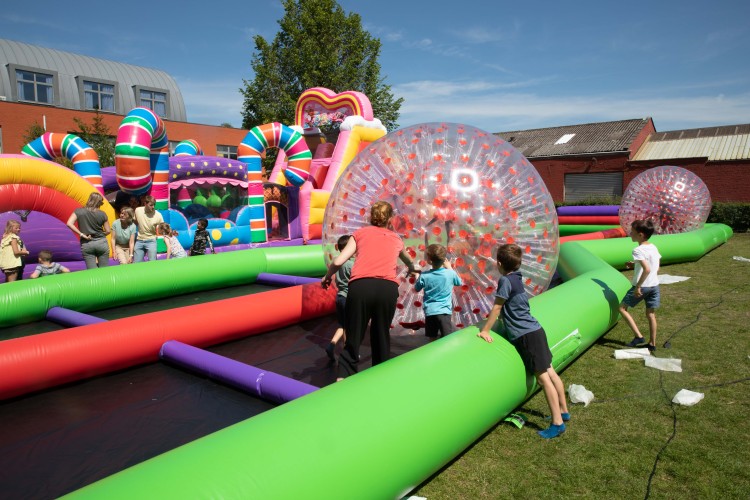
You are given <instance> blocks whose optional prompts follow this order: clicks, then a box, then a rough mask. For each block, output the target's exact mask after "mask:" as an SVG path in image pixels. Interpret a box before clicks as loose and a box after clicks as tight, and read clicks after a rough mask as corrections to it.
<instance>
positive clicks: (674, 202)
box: [620, 166, 711, 234]
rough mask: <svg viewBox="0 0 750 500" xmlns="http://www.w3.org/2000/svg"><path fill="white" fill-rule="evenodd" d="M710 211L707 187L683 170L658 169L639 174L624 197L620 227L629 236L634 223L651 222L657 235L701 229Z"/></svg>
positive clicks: (689, 172)
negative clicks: (638, 221) (637, 221)
mask: <svg viewBox="0 0 750 500" xmlns="http://www.w3.org/2000/svg"><path fill="white" fill-rule="evenodd" d="M710 211H711V195H710V193H709V192H708V188H707V187H706V184H705V183H704V182H703V181H702V180H701V178H700V177H698V176H697V175H695V174H694V173H693V172H691V171H689V170H686V169H684V168H682V167H673V166H664V167H655V168H650V169H648V170H646V171H645V172H641V173H640V174H638V175H637V176H636V177H635V178H634V179H633V180H632V181H631V182H630V184H629V185H628V188H627V189H626V190H625V193H624V194H623V195H622V202H621V204H620V226H622V228H623V229H624V230H625V232H626V233H629V232H630V226H631V224H632V223H633V221H635V220H639V219H640V220H646V219H651V221H652V222H653V223H654V230H655V233H656V234H676V233H685V232H688V231H693V230H695V229H700V228H701V227H703V224H705V222H706V220H707V219H708V214H709V212H710Z"/></svg>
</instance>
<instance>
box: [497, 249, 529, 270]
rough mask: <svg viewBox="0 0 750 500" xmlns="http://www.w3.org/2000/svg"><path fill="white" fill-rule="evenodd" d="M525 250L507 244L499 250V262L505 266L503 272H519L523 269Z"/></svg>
mask: <svg viewBox="0 0 750 500" xmlns="http://www.w3.org/2000/svg"><path fill="white" fill-rule="evenodd" d="M522 260H523V250H521V247H519V246H518V245H514V244H512V243H506V244H505V245H500V247H499V248H498V249H497V261H498V262H499V263H500V265H501V266H503V270H504V271H506V272H509V273H512V272H513V271H517V270H518V268H520V267H521V261H522Z"/></svg>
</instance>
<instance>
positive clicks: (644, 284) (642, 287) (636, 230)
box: [620, 220, 661, 352]
mask: <svg viewBox="0 0 750 500" xmlns="http://www.w3.org/2000/svg"><path fill="white" fill-rule="evenodd" d="M653 234H654V224H653V222H651V221H650V220H634V221H633V223H632V224H631V225H630V239H632V240H633V241H635V242H636V243H638V246H637V247H635V248H634V249H633V262H628V263H627V264H626V266H627V267H628V268H630V267H635V272H634V273H633V281H632V283H633V286H632V287H631V288H630V290H628V293H627V294H625V298H624V299H622V303H620V314H621V315H622V317H623V318H624V319H625V322H626V323H627V324H628V326H629V327H630V329H631V330H633V333H634V334H635V337H634V338H633V340H631V341H630V342H628V345H629V346H630V347H635V346H637V345H640V344H643V343H644V342H645V341H646V339H644V338H643V335H641V332H640V330H638V325H636V324H635V320H633V316H631V315H630V313H629V312H628V307H635V306H636V305H638V303H639V302H640V301H642V300H643V301H645V302H646V319H647V320H648V329H649V334H650V336H649V343H648V345H647V346H646V347H648V350H649V351H651V352H654V351H656V309H657V308H658V307H659V304H660V298H661V294H660V292H659V277H658V276H657V273H658V272H659V261H660V260H661V254H660V253H659V250H658V249H657V248H656V245H654V244H653V243H651V242H650V241H648V240H649V238H651V236H652V235H653Z"/></svg>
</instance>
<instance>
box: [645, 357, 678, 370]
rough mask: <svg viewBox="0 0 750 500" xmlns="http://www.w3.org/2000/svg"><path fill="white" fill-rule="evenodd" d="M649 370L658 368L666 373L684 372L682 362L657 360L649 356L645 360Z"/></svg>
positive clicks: (669, 359) (667, 359) (673, 359)
mask: <svg viewBox="0 0 750 500" xmlns="http://www.w3.org/2000/svg"><path fill="white" fill-rule="evenodd" d="M643 361H644V362H645V363H646V366H647V367H648V368H656V369H657V370H661V371H664V372H682V360H681V359H675V358H657V357H654V356H649V357H647V358H643Z"/></svg>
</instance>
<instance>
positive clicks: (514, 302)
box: [478, 244, 570, 439]
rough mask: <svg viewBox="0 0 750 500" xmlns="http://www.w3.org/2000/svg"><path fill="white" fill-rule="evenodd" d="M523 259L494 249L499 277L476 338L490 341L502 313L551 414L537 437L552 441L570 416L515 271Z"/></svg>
mask: <svg viewBox="0 0 750 500" xmlns="http://www.w3.org/2000/svg"><path fill="white" fill-rule="evenodd" d="M522 258H523V250H521V247H519V246H518V245H512V244H506V245H501V246H500V248H498V249H497V268H498V270H499V271H500V275H501V276H500V280H499V281H498V283H497V292H495V304H494V305H493V306H492V311H490V315H489V317H488V318H487V322H486V323H485V324H484V326H483V327H482V329H481V331H480V332H479V334H478V336H479V337H481V338H483V339H484V340H486V341H487V342H492V337H491V336H490V328H492V326H493V325H494V324H495V322H496V321H497V319H498V317H499V316H500V314H501V313H502V317H503V323H504V325H505V330H506V332H507V335H508V340H509V341H510V343H511V344H513V347H515V348H516V351H518V354H519V355H520V356H521V359H522V360H523V365H524V366H525V367H526V371H528V372H531V373H533V374H534V376H535V377H536V380H537V383H538V384H539V386H540V387H541V388H542V390H543V391H544V396H545V398H546V399H547V404H548V405H549V409H550V413H552V424H551V425H550V426H549V427H548V428H547V429H544V430H541V431H539V435H540V436H542V437H543V438H545V439H552V438H556V437H557V436H559V435H560V434H562V433H563V432H565V421H568V420H570V413H568V404H567V402H566V400H565V386H564V385H563V382H562V380H561V379H560V376H559V375H558V374H557V372H556V371H555V369H554V368H553V367H552V352H551V351H550V350H549V345H548V344H547V334H546V333H545V332H544V328H542V326H541V325H540V324H539V322H538V321H537V320H536V318H534V316H532V315H531V310H530V308H529V297H528V295H526V291H525V290H524V288H523V279H522V277H521V273H520V272H518V269H519V268H520V267H521V260H522Z"/></svg>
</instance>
